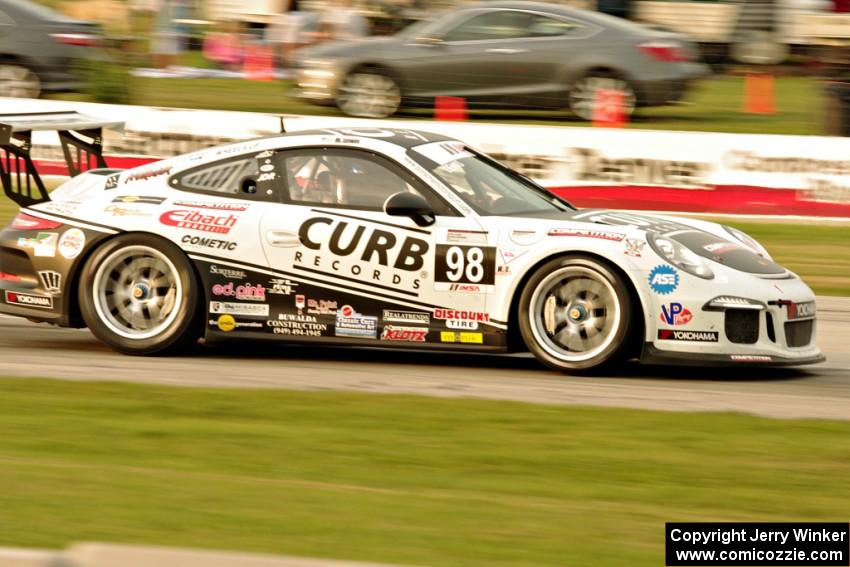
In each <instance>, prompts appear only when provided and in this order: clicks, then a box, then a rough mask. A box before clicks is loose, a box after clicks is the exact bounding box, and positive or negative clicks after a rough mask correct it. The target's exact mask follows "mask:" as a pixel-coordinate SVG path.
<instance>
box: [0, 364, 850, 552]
mask: <svg viewBox="0 0 850 567" xmlns="http://www.w3.org/2000/svg"><path fill="white" fill-rule="evenodd" d="M281 371H282V372H285V371H286V370H285V363H282V367H281ZM0 431H2V432H3V435H2V436H0V465H2V466H0V486H2V487H3V489H2V490H0V526H2V529H0V544H3V545H20V546H34V547H61V546H64V545H66V544H68V543H69V542H72V541H79V540H95V541H118V542H128V543H150V544H162V545H171V546H190V547H202V548H219V549H233V550H246V551H257V552H271V553H286V554H295V555H303V556H324V557H336V558H348V559H359V560H372V561H384V562H395V563H404V564H411V565H416V564H421V565H433V566H437V565H439V566H440V567H444V566H453V565H464V566H478V565H480V566H502V565H513V566H532V565H558V566H563V565H577V566H578V565H598V566H606V565H612V566H620V565H647V566H655V565H661V564H662V562H663V530H664V522H666V521H673V520H680V521H698V520H714V521H718V520H724V521H726V520H728V521H733V520H737V521H745V520H750V521H756V520H764V521H767V520H769V521H791V520H809V521H827V520H829V521H846V519H847V517H846V516H847V510H848V509H850V491H848V490H847V489H846V488H847V482H848V481H850V425H848V423H846V422H829V421H779V420H768V419H761V418H754V417H747V416H741V415H731V414H680V413H664V412H648V411H636V410H619V409H601V408H580V407H555V406H536V405H525V404H519V403H508V402H489V401H475V400H464V399H455V400H448V399H437V398H420V397H412V396H388V395H366V394H351V393H330V392H322V393H304V392H287V391H245V390H215V389H182V388H170V387H164V386H156V387H153V386H139V385H129V384H110V383H85V382H81V383H71V382H61V381H49V380H36V379H34V380H20V379H4V380H0Z"/></svg>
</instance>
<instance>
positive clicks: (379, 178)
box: [275, 147, 457, 216]
mask: <svg viewBox="0 0 850 567" xmlns="http://www.w3.org/2000/svg"><path fill="white" fill-rule="evenodd" d="M275 162H276V169H277V171H279V172H281V175H282V176H284V177H285V179H284V182H285V184H286V189H285V191H284V200H285V201H287V202H289V203H291V204H294V205H322V206H323V207H338V208H345V209H357V210H361V211H382V210H383V207H384V202H386V200H387V198H388V197H390V196H391V195H394V194H396V193H401V192H407V193H414V194H416V195H419V196H421V197H424V198H425V200H427V201H428V203H429V204H431V206H432V207H433V208H434V211H435V212H436V213H437V214H438V215H441V216H457V213H456V212H455V211H454V209H452V208H451V207H450V206H449V205H448V204H447V203H446V202H445V201H443V200H442V199H441V198H440V197H439V196H437V195H436V194H435V193H434V192H433V191H431V190H430V189H429V188H428V187H427V186H425V185H424V184H423V183H422V182H421V181H420V180H419V179H417V178H416V177H415V176H414V175H413V174H412V173H410V172H409V171H407V170H405V169H404V168H403V167H401V166H399V165H397V164H395V163H393V162H391V161H390V160H388V159H386V158H384V157H383V156H380V155H377V154H375V153H372V152H369V151H365V150H352V149H347V148H327V147H322V148H306V149H298V150H282V151H279V152H277V153H276V155H275Z"/></svg>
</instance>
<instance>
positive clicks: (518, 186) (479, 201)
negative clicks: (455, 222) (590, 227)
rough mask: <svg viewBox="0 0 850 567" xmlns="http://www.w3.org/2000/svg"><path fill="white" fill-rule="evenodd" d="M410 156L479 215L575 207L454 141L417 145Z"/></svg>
mask: <svg viewBox="0 0 850 567" xmlns="http://www.w3.org/2000/svg"><path fill="white" fill-rule="evenodd" d="M410 154H411V156H412V157H413V158H414V159H415V160H416V161H417V162H419V163H420V164H421V165H422V166H424V167H425V168H426V169H427V170H428V171H429V172H431V173H432V174H433V175H434V176H436V177H437V178H438V179H439V180H440V181H442V182H443V183H445V184H446V185H448V186H449V187H450V188H451V189H453V190H454V191H455V193H457V194H458V195H459V196H460V197H461V198H462V199H463V200H464V201H465V202H466V203H467V204H468V205H469V206H470V207H472V208H473V209H474V210H475V212H477V213H478V214H480V215H482V216H525V215H533V214H541V213H553V212H563V211H572V210H575V209H574V208H573V207H572V206H571V205H570V204H569V203H567V202H566V201H564V200H562V199H560V198H558V197H556V196H555V195H553V194H552V193H550V192H549V191H547V190H546V189H544V188H543V187H540V186H539V185H537V184H536V183H534V182H533V181H531V180H530V179H528V178H526V177H524V176H523V175H520V174H519V173H517V172H515V171H512V170H510V169H508V168H507V167H505V166H503V165H501V164H500V163H498V162H496V161H495V160H493V159H491V158H488V157H487V156H484V155H482V154H479V153H477V152H475V151H474V150H471V149H469V148H467V147H465V146H463V144H460V143H457V142H436V143H431V144H424V145H422V146H417V147H415V148H413V149H412V150H411V151H410Z"/></svg>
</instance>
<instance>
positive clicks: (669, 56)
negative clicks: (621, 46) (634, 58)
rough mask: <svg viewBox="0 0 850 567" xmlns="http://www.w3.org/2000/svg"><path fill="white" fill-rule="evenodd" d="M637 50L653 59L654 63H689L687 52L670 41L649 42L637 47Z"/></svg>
mask: <svg viewBox="0 0 850 567" xmlns="http://www.w3.org/2000/svg"><path fill="white" fill-rule="evenodd" d="M638 49H640V50H641V51H643V52H644V53H646V54H647V55H649V56H650V57H652V58H653V59H655V60H656V61H665V62H670V63H673V62H680V61H690V60H691V58H690V56H689V55H688V52H687V51H686V50H685V49H683V48H682V46H681V45H679V44H678V43H673V42H670V41H650V42H647V43H641V44H640V45H638Z"/></svg>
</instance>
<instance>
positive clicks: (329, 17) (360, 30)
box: [321, 0, 369, 40]
mask: <svg viewBox="0 0 850 567" xmlns="http://www.w3.org/2000/svg"><path fill="white" fill-rule="evenodd" d="M321 26H322V27H321V34H322V37H323V38H325V39H338V40H346V39H359V38H362V37H366V36H368V35H369V22H368V20H367V19H366V18H364V17H363V15H362V14H360V12H359V11H358V10H356V9H355V8H354V7H353V6H352V5H351V1H350V0H331V1H330V2H328V5H327V7H326V8H325V10H324V11H323V12H322V23H321Z"/></svg>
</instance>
